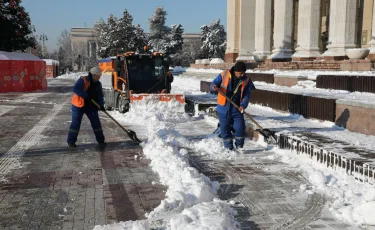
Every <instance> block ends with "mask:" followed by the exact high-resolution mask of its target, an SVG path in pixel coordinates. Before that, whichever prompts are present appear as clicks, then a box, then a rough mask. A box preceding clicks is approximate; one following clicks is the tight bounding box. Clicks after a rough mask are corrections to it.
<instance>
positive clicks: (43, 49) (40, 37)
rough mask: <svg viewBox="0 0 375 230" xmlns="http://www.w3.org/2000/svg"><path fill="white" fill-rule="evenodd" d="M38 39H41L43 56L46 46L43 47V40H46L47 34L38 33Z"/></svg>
mask: <svg viewBox="0 0 375 230" xmlns="http://www.w3.org/2000/svg"><path fill="white" fill-rule="evenodd" d="M39 40H41V41H42V44H43V45H42V55H43V57H45V54H46V53H45V52H46V47H45V45H44V42H45V41H48V38H47V35H45V34H42V35H40V36H39Z"/></svg>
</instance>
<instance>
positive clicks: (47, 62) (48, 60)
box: [43, 59, 53, 65]
mask: <svg viewBox="0 0 375 230" xmlns="http://www.w3.org/2000/svg"><path fill="white" fill-rule="evenodd" d="M43 61H45V62H46V65H52V64H53V60H52V59H43Z"/></svg>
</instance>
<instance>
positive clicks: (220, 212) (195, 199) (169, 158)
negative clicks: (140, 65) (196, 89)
mask: <svg viewBox="0 0 375 230" xmlns="http://www.w3.org/2000/svg"><path fill="white" fill-rule="evenodd" d="M114 115H115V117H116V119H118V120H119V121H122V122H126V123H135V124H139V123H140V122H142V121H147V123H146V124H145V123H143V122H142V124H141V125H143V126H145V125H146V126H147V135H148V136H147V138H148V140H147V142H144V143H142V144H141V145H142V147H143V152H144V155H145V156H146V157H147V158H149V159H151V163H150V166H151V167H152V169H153V170H154V171H155V172H156V173H158V175H159V178H160V183H161V184H163V185H166V186H167V187H168V189H167V191H166V195H165V196H166V199H164V200H163V201H162V202H161V204H160V205H159V206H158V207H157V208H156V209H155V210H154V211H152V212H151V213H148V214H147V218H148V219H147V220H144V221H136V222H122V223H119V224H115V225H112V226H97V227H96V228H95V229H96V230H99V229H150V227H152V228H154V227H156V225H158V226H157V227H158V228H162V229H176V230H177V229H194V230H198V229H215V230H216V229H237V228H236V222H235V221H234V217H233V215H234V211H233V210H232V208H231V207H230V204H228V203H227V202H224V201H221V200H218V199H216V198H215V197H216V193H217V190H218V189H219V183H218V182H216V181H215V182H212V181H210V179H209V178H208V177H206V176H205V175H203V174H201V173H199V172H198V171H197V170H196V169H195V168H193V167H191V166H190V165H189V160H188V157H189V156H188V148H185V147H194V143H192V142H191V141H190V140H188V139H186V138H185V137H183V136H182V135H181V134H180V133H179V132H178V131H177V130H176V129H175V126H176V124H178V123H183V122H188V121H190V120H191V119H192V118H191V117H189V116H188V115H187V114H185V113H184V107H183V105H182V104H181V103H179V102H177V101H171V102H168V103H166V102H157V101H155V100H153V99H152V98H151V99H147V98H146V99H145V100H142V101H140V102H136V103H133V104H132V106H131V109H130V111H129V112H128V113H126V114H125V115H121V114H119V113H114ZM219 146H221V145H219ZM211 151H212V150H211Z"/></svg>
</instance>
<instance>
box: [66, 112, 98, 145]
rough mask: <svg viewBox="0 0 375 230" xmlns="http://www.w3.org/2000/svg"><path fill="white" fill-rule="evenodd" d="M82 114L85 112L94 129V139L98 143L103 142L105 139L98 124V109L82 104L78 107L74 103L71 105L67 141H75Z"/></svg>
mask: <svg viewBox="0 0 375 230" xmlns="http://www.w3.org/2000/svg"><path fill="white" fill-rule="evenodd" d="M83 114H86V116H87V117H88V118H89V120H90V123H91V127H92V129H93V130H94V134H95V137H96V141H97V142H98V143H103V142H104V141H105V139H104V134H103V130H102V125H101V124H100V120H99V112H98V109H97V108H95V107H93V106H84V107H82V108H78V107H76V106H74V105H72V123H71V124H70V128H69V134H68V140H67V142H68V143H76V141H77V137H78V134H79V129H80V128H81V122H82V117H83Z"/></svg>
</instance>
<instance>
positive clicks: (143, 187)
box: [0, 79, 166, 229]
mask: <svg viewBox="0 0 375 230" xmlns="http://www.w3.org/2000/svg"><path fill="white" fill-rule="evenodd" d="M49 83H52V84H50V85H49V89H48V91H47V92H39V93H29V94H22V93H8V94H0V108H1V109H0V110H1V112H0V127H1V131H0V166H1V167H0V176H1V177H2V179H5V180H3V181H1V182H0V229H92V228H93V227H94V226H95V225H104V224H111V223H115V222H119V221H127V220H139V219H145V216H144V215H145V213H146V212H150V211H152V210H153V209H154V208H155V207H157V206H158V205H159V204H160V201H161V200H162V199H164V191H165V189H166V188H165V187H164V186H161V185H160V184H157V183H156V184H155V183H152V182H153V181H154V182H157V181H159V179H158V177H157V175H155V174H154V172H153V171H152V170H151V168H150V167H149V166H148V164H149V161H148V160H146V159H142V157H141V155H142V148H141V147H140V146H139V145H138V144H136V143H134V142H133V141H132V140H130V139H129V138H128V137H127V136H126V134H124V133H123V130H122V129H120V128H118V127H117V126H116V125H115V124H114V123H113V122H112V121H111V120H110V119H109V118H107V117H105V115H104V116H103V114H101V121H102V126H103V130H104V134H105V136H106V141H107V142H108V145H107V147H106V148H105V149H100V148H98V147H97V145H96V141H95V137H94V134H93V132H92V129H91V126H90V124H89V122H88V119H87V118H86V117H84V119H83V123H82V127H81V131H80V135H79V137H78V142H77V145H79V146H78V148H77V149H76V150H70V149H68V148H67V144H66V137H67V131H68V128H69V125H70V120H71V113H70V106H71V105H70V100H71V96H72V93H71V91H72V85H73V84H74V81H72V80H58V79H53V80H49ZM48 116H50V117H48ZM51 116H52V117H51ZM135 155H138V156H139V157H137V158H135ZM15 163H19V164H21V165H22V166H23V167H21V168H18V169H13V170H10V169H12V166H13V165H14V164H15Z"/></svg>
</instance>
